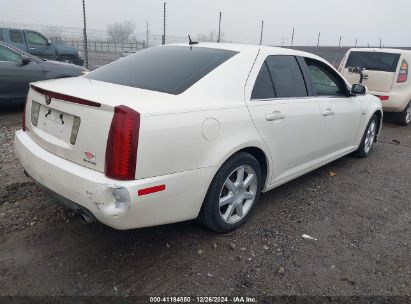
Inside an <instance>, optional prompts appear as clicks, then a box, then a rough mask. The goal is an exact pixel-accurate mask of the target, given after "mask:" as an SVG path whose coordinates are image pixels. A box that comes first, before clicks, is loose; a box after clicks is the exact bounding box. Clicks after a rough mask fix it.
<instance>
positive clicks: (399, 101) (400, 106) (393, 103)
mask: <svg viewBox="0 0 411 304" xmlns="http://www.w3.org/2000/svg"><path fill="white" fill-rule="evenodd" d="M368 93H369V94H372V95H375V96H389V99H388V100H382V101H381V104H382V107H383V110H384V111H385V112H402V111H404V109H405V107H406V106H407V104H408V103H409V102H410V99H409V98H408V97H407V96H404V94H403V93H402V92H401V93H396V92H390V93H381V92H376V91H370V92H368Z"/></svg>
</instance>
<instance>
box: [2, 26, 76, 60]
mask: <svg viewBox="0 0 411 304" xmlns="http://www.w3.org/2000/svg"><path fill="white" fill-rule="evenodd" d="M0 41H4V42H7V43H9V44H11V45H14V46H15V47H17V48H19V49H21V50H23V51H26V52H27V53H30V54H32V55H35V56H37V57H40V58H44V59H49V60H56V61H63V62H68V63H73V64H76V65H83V64H84V60H83V59H82V58H81V57H80V52H79V51H78V50H77V49H76V48H74V47H71V46H69V45H66V44H62V43H52V42H50V40H49V39H48V38H46V37H45V36H44V35H42V34H41V33H39V32H36V31H33V30H21V29H12V28H0Z"/></svg>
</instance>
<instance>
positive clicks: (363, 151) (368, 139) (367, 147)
mask: <svg viewBox="0 0 411 304" xmlns="http://www.w3.org/2000/svg"><path fill="white" fill-rule="evenodd" d="M379 124H380V122H379V120H378V117H377V115H376V114H374V115H373V116H372V117H371V119H370V121H369V122H368V125H367V128H365V132H364V135H363V137H362V139H361V144H360V146H359V147H358V150H357V151H355V152H354V155H355V156H357V157H359V158H365V157H367V156H368V155H369V154H370V152H371V150H372V148H373V147H374V143H375V139H376V136H377V133H378V128H379Z"/></svg>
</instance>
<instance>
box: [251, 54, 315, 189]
mask: <svg viewBox="0 0 411 304" xmlns="http://www.w3.org/2000/svg"><path fill="white" fill-rule="evenodd" d="M308 95H309V94H308V91H307V86H306V83H305V80H304V76H303V73H302V71H301V67H300V65H299V63H298V59H297V58H296V57H294V56H282V55H281V56H280V55H276V56H269V57H267V58H266V60H265V62H264V63H263V64H262V66H261V67H260V72H259V74H258V77H257V80H256V81H255V85H254V89H253V92H252V96H251V101H250V102H249V103H248V106H249V110H250V113H251V116H252V119H253V121H254V124H255V126H256V128H257V130H258V132H259V134H260V136H261V137H262V139H263V140H264V142H265V143H266V145H267V146H268V147H269V149H270V152H271V156H272V160H273V164H274V166H273V170H272V172H271V173H272V180H271V182H272V184H275V183H280V182H281V181H284V180H286V179H288V178H291V177H292V176H293V175H295V174H298V173H299V172H301V171H304V170H306V169H307V168H308V167H310V166H311V165H312V164H314V163H315V160H316V159H317V158H318V144H319V141H318V140H319V136H318V135H319V134H320V132H321V130H320V128H321V117H322V116H321V113H320V104H319V103H318V102H317V100H316V99H315V98H309V97H308Z"/></svg>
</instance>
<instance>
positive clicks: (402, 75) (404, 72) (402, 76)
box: [397, 60, 408, 83]
mask: <svg viewBox="0 0 411 304" xmlns="http://www.w3.org/2000/svg"><path fill="white" fill-rule="evenodd" d="M407 80H408V63H407V62H406V61H405V60H404V61H403V62H402V64H401V68H400V72H399V74H398V80H397V83H403V82H407Z"/></svg>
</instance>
